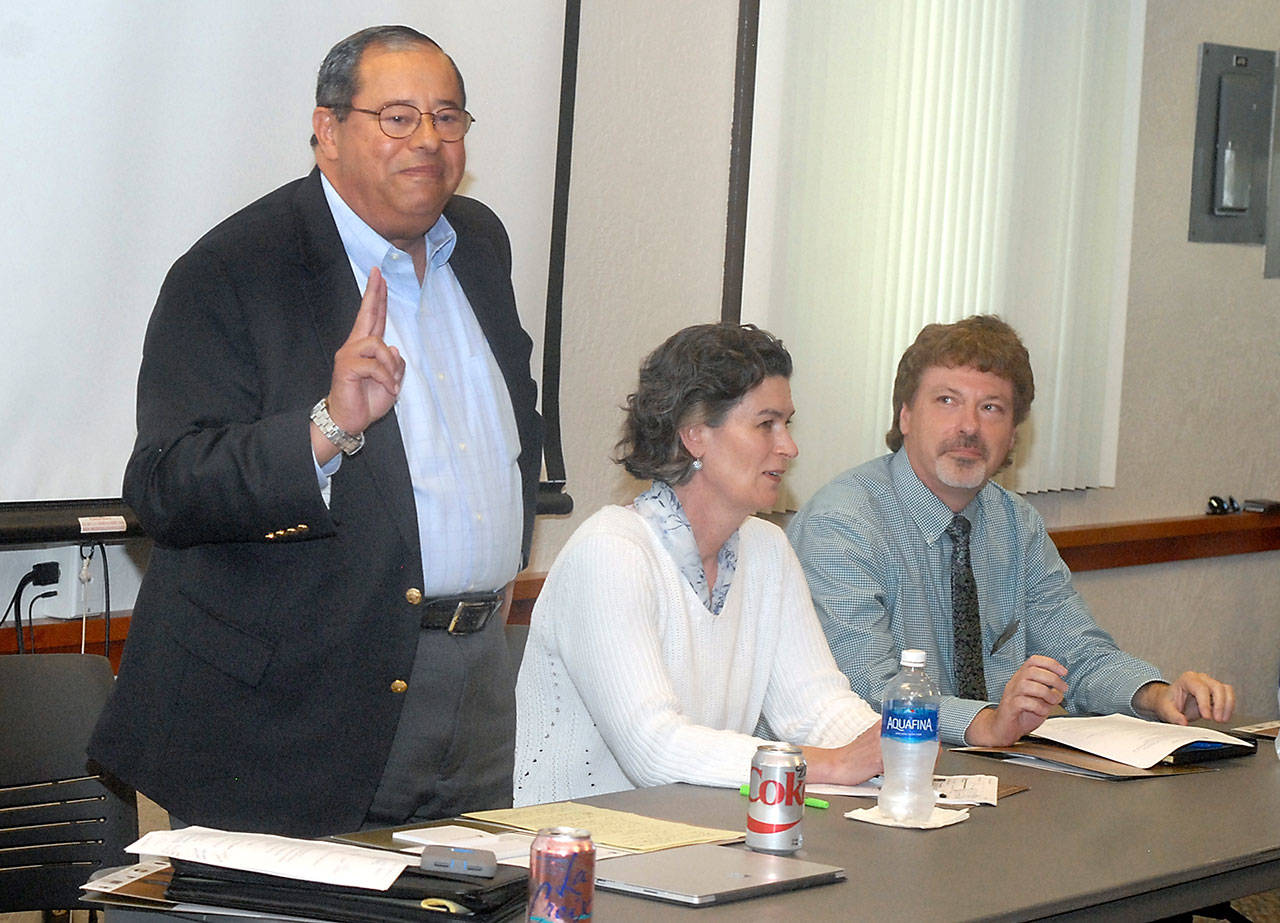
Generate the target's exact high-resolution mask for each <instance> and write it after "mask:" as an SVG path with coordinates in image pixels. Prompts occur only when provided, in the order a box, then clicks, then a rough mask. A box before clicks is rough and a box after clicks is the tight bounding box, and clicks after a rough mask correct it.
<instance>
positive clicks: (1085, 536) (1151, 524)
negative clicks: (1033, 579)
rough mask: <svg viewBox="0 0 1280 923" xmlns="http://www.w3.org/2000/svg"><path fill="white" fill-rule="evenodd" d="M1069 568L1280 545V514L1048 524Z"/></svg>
mask: <svg viewBox="0 0 1280 923" xmlns="http://www.w3.org/2000/svg"><path fill="white" fill-rule="evenodd" d="M1049 537H1050V538H1052V539H1053V543H1054V544H1055V545H1057V546H1058V553H1059V554H1061V555H1062V559H1063V560H1064V561H1066V562H1067V566H1068V567H1070V568H1071V570H1073V571H1086V570H1102V569H1104V568H1108V567H1132V566H1134V565H1137V564H1158V563H1161V562H1165V561H1188V560H1192V559H1194V558H1214V557H1220V556H1222V555H1229V554H1249V553H1251V552H1255V551H1274V550H1276V549H1277V548H1280V513H1228V514H1227V515H1224V516H1207V515H1204V516H1180V517H1176V518H1172V519H1145V520H1141V521H1138V522H1116V523H1103V524H1100V525H1092V526H1070V527H1067V528H1063V529H1050V530H1049Z"/></svg>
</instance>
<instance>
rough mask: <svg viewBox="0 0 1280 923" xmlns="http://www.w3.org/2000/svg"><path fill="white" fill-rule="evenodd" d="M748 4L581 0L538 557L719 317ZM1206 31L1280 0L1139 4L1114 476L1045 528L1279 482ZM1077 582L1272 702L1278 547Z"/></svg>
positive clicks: (1265, 306) (1246, 18)
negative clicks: (671, 365) (664, 369)
mask: <svg viewBox="0 0 1280 923" xmlns="http://www.w3.org/2000/svg"><path fill="white" fill-rule="evenodd" d="M736 17H737V2H736V0H704V2H700V3H697V4H693V3H687V4H686V3H679V2H673V0H664V2H660V3H656V4H655V3H649V2H641V0H611V2H610V3H608V4H584V10H583V18H582V40H581V48H580V54H581V60H580V65H579V90H578V115H577V124H576V129H575V135H576V142H575V148H574V162H573V185H572V191H571V205H570V212H569V229H568V253H567V265H566V281H565V335H564V345H563V381H562V394H561V403H562V409H563V423H564V438H565V452H566V464H567V467H568V473H569V482H570V483H569V490H570V491H571V492H572V494H573V497H574V500H575V502H576V510H575V512H574V514H573V515H572V516H571V517H564V518H549V517H544V518H543V519H541V520H539V522H538V526H537V530H536V532H535V540H534V549H533V560H532V566H531V570H534V571H543V570H546V569H547V568H548V567H550V565H551V563H552V561H553V560H554V559H555V555H556V553H557V551H558V550H559V549H560V547H561V546H562V545H563V544H564V542H565V540H566V539H567V538H568V536H569V534H570V533H571V532H572V530H573V529H574V528H575V527H576V526H577V525H578V524H579V523H580V522H581V521H582V520H583V519H584V518H585V517H586V516H587V515H589V514H590V513H592V512H594V511H595V510H596V509H598V508H599V507H600V506H602V505H603V504H605V503H609V502H618V501H625V500H627V499H629V497H630V496H631V495H632V494H634V492H635V489H636V486H637V485H635V484H634V482H631V481H630V479H629V478H627V477H626V475H625V474H624V473H623V472H621V470H620V469H618V468H617V466H616V465H613V464H611V463H610V462H609V461H608V457H609V454H610V452H611V450H612V447H613V444H614V442H615V441H616V439H617V436H618V425H619V422H620V420H621V414H620V413H619V411H618V409H617V408H618V406H619V405H620V404H621V402H622V400H623V398H624V397H625V395H626V394H627V392H628V391H629V390H630V389H631V388H632V387H633V386H634V382H635V374H636V369H637V368H638V366H639V362H640V359H641V358H642V357H643V355H644V354H645V353H647V352H648V351H649V350H650V349H652V348H653V347H654V346H656V345H657V344H658V343H659V342H660V341H661V340H662V339H663V338H665V337H666V336H668V335H669V334H670V333H672V332H674V331H675V330H677V329H679V328H680V327H682V326H685V325H687V324H691V323H700V322H707V321H713V320H715V319H717V318H718V316H719V308H720V283H721V273H722V265H723V252H724V226H725V202H726V197H727V184H728V155H729V130H730V123H731V119H732V94H733V67H734V43H735V33H736ZM1202 41H1213V42H1219V43H1227V44H1240V45H1247V46H1254V47H1261V48H1280V16H1277V15H1276V8H1275V4H1274V2H1273V0H1149V8H1148V19H1147V43H1146V44H1147V47H1146V55H1145V63H1144V80H1143V82H1144V85H1143V105H1142V113H1141V125H1140V136H1139V152H1138V176H1137V203H1136V208H1135V221H1134V236H1133V262H1132V269H1131V280H1130V304H1129V318H1128V329H1127V344H1126V353H1125V384H1124V397H1123V405H1122V418H1121V444H1120V466H1119V471H1118V486H1117V487H1116V488H1115V489H1113V490H1096V491H1088V492H1072V493H1067V494H1057V495H1048V496H1042V497H1037V498H1035V499H1034V501H1033V502H1035V504H1036V505H1037V506H1038V507H1039V508H1040V509H1041V510H1042V512H1044V513H1045V515H1046V518H1047V519H1048V520H1049V522H1050V525H1070V524H1077V523H1086V522H1088V523H1094V522H1115V521H1124V520H1133V519H1148V518H1158V517H1166V516H1178V515H1192V514H1195V513H1198V512H1200V511H1201V510H1202V509H1203V505H1204V501H1205V499H1206V498H1207V496H1208V495H1209V494H1211V493H1223V494H1226V493H1231V494H1234V495H1235V496H1236V497H1237V498H1241V497H1243V496H1246V495H1247V496H1280V465H1278V462H1280V410H1278V409H1277V400H1276V399H1277V390H1278V388H1277V375H1276V373H1275V364H1276V359H1277V347H1278V346H1280V342H1278V340H1280V281H1264V280H1263V279H1262V259H1263V255H1262V250H1261V249H1260V248H1257V247H1246V246H1226V245H1206V244H1194V245H1193V244H1189V243H1187V240H1186V228H1187V209H1188V201H1189V199H1188V197H1189V190H1190V167H1191V144H1192V138H1193V133H1194V124H1195V97H1196V57H1197V46H1198V44H1199V43H1200V42H1202ZM851 461H854V460H852V459H851ZM26 566H27V567H29V566H30V564H29V563H28V564H27V565H26ZM22 571H23V572H25V567H24V568H23V569H22ZM1076 582H1077V585H1078V586H1079V587H1080V589H1081V592H1082V593H1084V595H1085V597H1086V599H1087V600H1088V601H1089V602H1090V604H1091V605H1092V606H1093V607H1094V609H1095V612H1096V613H1097V615H1098V618H1099V621H1100V622H1102V623H1103V625H1105V626H1106V627H1107V628H1109V629H1110V630H1112V631H1113V632H1114V633H1115V635H1116V637H1117V639H1118V640H1119V641H1120V642H1121V644H1122V645H1124V646H1125V647H1127V648H1128V649H1130V650H1133V651H1134V652H1135V653H1138V654H1140V655H1142V656H1145V657H1147V658H1149V659H1151V660H1152V661H1153V662H1155V663H1156V664H1157V665H1158V666H1159V667H1160V668H1162V669H1163V670H1165V671H1166V672H1169V673H1175V672H1177V671H1180V670H1182V669H1186V668H1189V667H1196V668H1200V669H1205V670H1209V671H1211V672H1213V673H1215V674H1217V675H1219V676H1221V677H1223V678H1225V679H1228V680H1229V681H1231V682H1233V683H1235V684H1236V686H1237V687H1238V689H1239V690H1240V693H1241V696H1242V704H1241V708H1242V710H1244V711H1245V712H1247V713H1249V714H1252V715H1259V716H1273V715H1275V714H1276V710H1277V709H1276V698H1275V684H1276V675H1277V669H1278V667H1280V552H1268V553H1264V554H1255V555H1243V556H1234V557H1226V558H1213V559H1207V560H1202V561H1192V562H1181V563H1173V564H1162V565H1151V566H1146V567H1137V568H1120V569H1115V570H1107V571H1096V572H1091V573H1084V574H1080V575H1078V577H1077V581H1076ZM2 585H5V583H4V582H3V581H0V586H2ZM114 598H115V597H114V594H113V599H114Z"/></svg>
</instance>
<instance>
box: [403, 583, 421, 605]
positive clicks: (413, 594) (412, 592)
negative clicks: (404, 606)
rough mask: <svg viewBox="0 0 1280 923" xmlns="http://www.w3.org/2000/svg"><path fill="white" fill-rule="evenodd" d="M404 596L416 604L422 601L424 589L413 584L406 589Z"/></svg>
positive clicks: (411, 603)
mask: <svg viewBox="0 0 1280 923" xmlns="http://www.w3.org/2000/svg"><path fill="white" fill-rule="evenodd" d="M404 598H405V599H407V600H409V605H411V606H416V605H417V604H418V603H420V602H422V591H421V590H420V589H418V588H417V587H416V586H411V587H409V589H407V590H405V591H404Z"/></svg>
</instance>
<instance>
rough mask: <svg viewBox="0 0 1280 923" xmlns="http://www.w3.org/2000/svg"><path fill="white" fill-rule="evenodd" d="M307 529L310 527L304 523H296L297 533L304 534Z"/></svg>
mask: <svg viewBox="0 0 1280 923" xmlns="http://www.w3.org/2000/svg"><path fill="white" fill-rule="evenodd" d="M309 528H311V527H310V526H308V525H307V524H306V523H305V522H300V523H298V531H299V532H306V531H307V529H309Z"/></svg>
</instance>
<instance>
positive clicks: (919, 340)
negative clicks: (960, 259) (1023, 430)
mask: <svg viewBox="0 0 1280 923" xmlns="http://www.w3.org/2000/svg"><path fill="white" fill-rule="evenodd" d="M938 365H941V366H946V367H947V368H958V367H960V366H968V367H969V368H974V369H977V370H978V371H980V372H990V373H992V374H993V375H999V376H1000V377H1001V378H1003V379H1005V380H1006V381H1008V382H1009V383H1010V384H1011V385H1013V425H1014V426H1017V425H1019V424H1020V423H1021V422H1022V421H1023V420H1025V419H1026V418H1027V414H1028V413H1030V412H1031V402H1032V401H1033V400H1035V396H1036V383H1035V377H1034V376H1033V375H1032V374H1031V357H1030V356H1029V355H1028V354H1027V348H1026V347H1025V346H1023V345H1022V340H1021V339H1019V338H1018V334H1017V331H1015V330H1014V329H1013V328H1012V327H1010V326H1009V325H1008V324H1006V323H1005V322H1004V321H1002V320H1001V319H1000V318H998V317H996V316H995V315H994V314H975V315H973V316H972V317H966V318H965V319H964V320H959V321H956V322H955V323H954V324H929V325H928V326H927V327H925V328H924V329H923V330H921V331H920V334H919V335H918V336H917V337H916V341H915V342H914V343H912V344H911V345H910V346H908V347H907V351H906V352H904V353H903V354H902V359H900V360H899V362H898V374H897V377H896V378H894V381H893V426H892V427H891V428H890V430H889V432H887V433H886V434H885V437H884V441H885V443H886V444H887V445H888V446H889V451H891V452H896V451H898V449H900V448H902V430H901V429H899V428H898V416H899V414H901V412H902V406H903V405H904V404H910V403H911V401H912V400H913V399H914V398H915V396H916V389H917V388H918V387H920V379H921V377H922V376H923V375H924V373H925V370H926V369H929V368H932V367H933V366H938Z"/></svg>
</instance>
